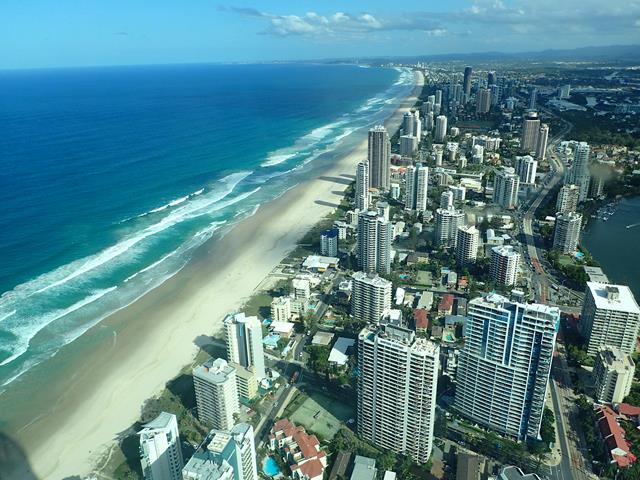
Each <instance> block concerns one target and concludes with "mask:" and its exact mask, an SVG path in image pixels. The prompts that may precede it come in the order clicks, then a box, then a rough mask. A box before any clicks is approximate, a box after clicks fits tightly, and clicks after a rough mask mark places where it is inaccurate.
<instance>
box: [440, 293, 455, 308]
mask: <svg viewBox="0 0 640 480" xmlns="http://www.w3.org/2000/svg"><path fill="white" fill-rule="evenodd" d="M450 308H453V295H451V294H450V293H445V294H444V295H443V296H442V300H440V305H438V310H449V309H450Z"/></svg>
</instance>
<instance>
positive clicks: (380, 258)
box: [357, 210, 392, 274]
mask: <svg viewBox="0 0 640 480" xmlns="http://www.w3.org/2000/svg"><path fill="white" fill-rule="evenodd" d="M391 230H392V226H391V223H389V222H387V221H386V220H385V219H384V218H383V217H381V216H379V215H378V212H374V211H371V210H369V211H366V212H361V213H360V214H359V215H358V241H357V243H358V244H357V251H358V267H359V268H360V270H363V271H364V272H378V273H380V274H388V273H390V272H391V233H392V232H391Z"/></svg>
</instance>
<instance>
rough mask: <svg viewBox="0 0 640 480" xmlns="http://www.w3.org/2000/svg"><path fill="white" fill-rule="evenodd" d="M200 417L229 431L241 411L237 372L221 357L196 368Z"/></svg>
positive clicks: (195, 380)
mask: <svg viewBox="0 0 640 480" xmlns="http://www.w3.org/2000/svg"><path fill="white" fill-rule="evenodd" d="M193 385H194V387H195V392H196V406H197V408H198V419H199V420H200V421H201V422H202V423H204V424H206V425H208V426H210V427H213V428H217V429H221V430H229V429H230V428H231V427H232V426H233V424H234V423H235V421H234V418H233V415H234V414H236V413H238V412H239V411H240V403H239V401H238V387H237V384H236V371H235V369H234V368H233V367H232V366H230V365H229V364H228V363H227V362H226V361H225V360H224V359H222V358H217V359H216V360H213V361H209V362H207V363H205V364H204V365H200V366H198V367H196V368H194V369H193Z"/></svg>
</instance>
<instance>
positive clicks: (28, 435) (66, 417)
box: [16, 73, 424, 478]
mask: <svg viewBox="0 0 640 480" xmlns="http://www.w3.org/2000/svg"><path fill="white" fill-rule="evenodd" d="M414 75H415V83H414V87H413V90H412V91H411V93H410V94H409V95H408V96H407V97H406V98H405V99H404V100H403V101H402V102H401V103H400V105H399V106H398V108H397V109H396V110H395V111H394V113H393V114H391V115H390V117H389V118H388V119H387V120H386V121H385V125H386V126H387V128H388V129H389V130H395V127H394V126H392V127H390V125H397V124H399V123H400V120H401V116H402V114H403V113H404V112H405V111H407V110H409V109H410V108H411V107H413V105H414V104H415V102H416V99H417V96H418V95H419V94H420V92H421V89H422V85H423V81H424V77H423V76H422V74H421V73H414ZM366 151H367V140H366V138H365V139H364V140H363V141H362V142H358V143H357V144H356V146H355V147H354V148H353V149H352V150H351V151H350V152H349V153H347V154H346V155H344V156H342V157H340V158H337V159H335V160H333V161H332V162H331V164H329V165H326V166H316V167H314V168H312V171H311V172H310V178H309V179H308V180H306V181H304V182H302V183H300V184H298V185H297V186H295V187H294V188H292V189H290V190H288V191H287V192H286V193H284V194H283V195H282V196H280V197H278V198H277V199H275V200H273V201H270V202H268V203H265V204H264V205H262V206H261V207H260V208H259V209H258V210H257V211H256V213H255V214H254V215H253V216H251V217H249V218H247V219H245V220H243V221H241V222H239V223H238V224H237V225H235V226H234V227H233V228H232V229H231V230H230V231H229V232H228V233H227V234H226V235H225V236H223V237H222V238H214V239H211V240H209V241H208V242H206V243H205V244H204V245H203V246H202V247H200V249H199V251H198V253H197V254H196V255H195V256H194V259H193V260H192V261H190V262H189V264H188V265H187V266H185V267H184V268H183V269H182V270H181V271H180V272H178V273H177V274H176V275H174V276H173V277H172V278H170V279H169V280H167V281H166V282H164V283H163V284H162V285H160V286H158V287H157V288H155V289H154V290H152V291H150V292H148V293H147V294H145V295H144V296H142V297H141V298H139V299H138V300H136V301H135V302H134V303H132V304H131V305H129V306H127V307H125V308H123V309H122V310H120V311H118V312H116V313H114V314H113V315H111V316H109V317H107V318H106V319H105V320H103V321H102V322H101V323H100V324H99V325H97V326H96V327H94V328H93V329H92V334H93V335H92V340H91V341H89V340H85V341H84V342H83V346H82V347H80V346H78V347H76V349H75V350H76V355H77V354H78V350H80V351H81V353H82V350H83V351H84V353H85V356H84V357H83V362H82V365H79V367H78V368H77V369H75V370H74V373H73V375H72V376H71V378H64V379H61V381H60V384H57V382H54V383H56V384H55V385H52V386H51V388H47V390H46V391H43V397H45V398H44V399H43V398H38V399H35V400H32V403H34V405H36V404H37V402H38V401H39V402H41V403H42V402H44V401H48V403H46V405H47V409H46V411H42V410H37V409H34V411H39V412H41V415H40V416H39V417H37V418H35V419H33V420H32V421H31V423H28V424H27V425H25V426H24V427H22V428H21V429H20V430H19V431H18V432H17V435H16V440H17V441H18V442H19V443H20V444H21V445H22V446H23V448H24V450H25V451H26V452H28V453H27V456H28V457H29V460H30V462H31V464H32V468H33V470H34V471H35V472H36V474H37V475H38V477H39V478H63V477H65V476H69V475H83V474H87V473H89V472H90V471H91V470H92V467H93V466H94V464H95V462H96V461H97V460H98V459H99V458H100V457H101V456H102V454H104V453H105V450H106V449H107V448H108V447H109V445H110V444H112V442H114V441H115V440H116V439H117V438H118V434H119V432H123V431H126V430H127V429H128V428H129V427H130V426H131V425H132V424H133V423H134V422H135V421H136V420H137V419H138V417H139V413H140V409H141V407H142V405H143V404H144V402H145V401H146V400H147V399H149V398H151V397H153V396H155V395H157V394H158V393H159V392H160V391H161V390H162V389H163V388H165V384H166V382H167V381H169V380H170V379H171V378H173V377H174V376H175V375H177V374H178V373H179V372H180V370H182V369H183V368H184V367H185V366H188V365H191V364H192V363H193V360H194V358H195V355H196V354H197V353H198V351H199V347H198V341H199V338H200V337H201V336H203V335H210V334H211V333H214V332H217V331H218V330H219V329H220V327H221V325H222V319H223V317H224V315H225V314H226V313H228V312H229V311H232V310H234V309H237V308H239V307H241V306H242V304H243V303H244V302H245V301H246V300H247V299H248V298H249V297H250V296H251V295H252V294H253V293H255V291H256V290H257V289H258V287H259V286H260V284H261V283H262V282H263V280H264V279H265V277H267V276H268V274H269V273H270V272H271V271H272V270H273V268H274V267H275V266H276V265H277V264H279V263H280V261H281V260H282V259H283V258H284V257H285V256H286V255H287V254H288V253H289V252H290V251H291V250H292V249H294V248H295V247H296V245H297V242H298V240H299V239H300V238H301V237H302V236H303V235H304V234H305V233H306V232H307V231H308V230H309V229H310V228H312V227H313V226H314V225H315V224H316V223H317V222H318V221H320V220H321V219H322V218H323V217H324V216H325V215H326V214H327V213H329V212H330V211H332V210H333V209H334V208H335V207H336V206H337V204H339V203H340V200H341V198H342V194H343V191H344V190H345V188H346V187H347V185H348V184H350V183H351V181H352V178H353V172H354V168H355V164H356V163H357V162H358V161H360V160H361V159H362V158H363V157H366ZM230 286H231V287H232V288H233V291H232V292H229V291H228V289H229V287H230ZM216 292H220V294H216ZM56 361H59V362H64V361H65V354H64V353H63V354H61V355H60V357H59V358H57V359H56ZM105 365H107V366H108V367H106V368H105ZM43 378H44V379H49V378H48V377H46V375H43ZM47 387H49V385H47ZM27 403H28V402H27ZM24 408H26V409H27V410H28V408H29V405H27V406H25V407H24Z"/></svg>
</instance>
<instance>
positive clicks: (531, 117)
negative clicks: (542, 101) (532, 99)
mask: <svg viewBox="0 0 640 480" xmlns="http://www.w3.org/2000/svg"><path fill="white" fill-rule="evenodd" d="M539 131H540V119H539V118H538V113H537V112H529V113H527V114H526V115H525V116H524V118H523V119H522V136H521V137H520V150H521V151H522V152H524V153H529V152H533V151H535V150H536V145H537V142H538V132H539Z"/></svg>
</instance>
